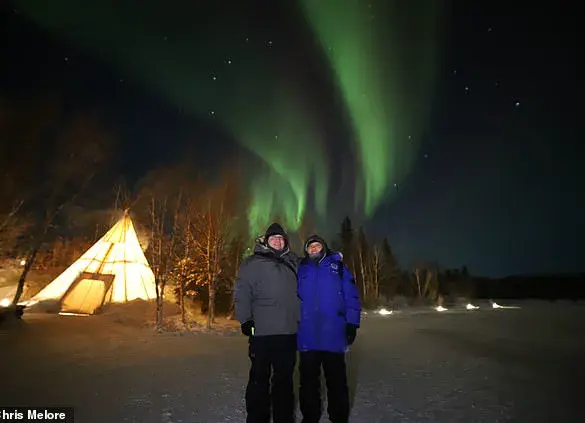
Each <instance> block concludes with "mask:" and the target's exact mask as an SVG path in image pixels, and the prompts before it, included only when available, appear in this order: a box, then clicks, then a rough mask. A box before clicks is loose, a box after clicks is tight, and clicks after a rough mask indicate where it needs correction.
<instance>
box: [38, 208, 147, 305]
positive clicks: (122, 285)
mask: <svg viewBox="0 0 585 423" xmlns="http://www.w3.org/2000/svg"><path fill="white" fill-rule="evenodd" d="M155 298H156V288H155V280H154V274H153V272H152V269H151V268H150V266H149V265H148V261H147V260H146V257H145V255H144V252H143V251H142V248H141V246H140V243H139V242H138V237H137V236H136V231H135V230H134V225H133V224H132V220H131V219H130V217H129V216H128V214H127V213H126V214H125V216H124V217H123V218H122V219H120V220H119V221H118V222H117V223H116V224H115V225H114V226H112V228H111V229H110V230H109V231H108V232H107V233H106V234H105V235H104V236H103V237H102V238H101V239H99V240H98V241H97V242H96V243H95V244H94V245H93V246H92V247H91V248H89V250H87V251H86V252H85V253H84V254H83V255H82V256H81V257H80V258H79V259H77V261H75V262H74V263H73V264H72V265H71V266H69V267H68V268H67V269H66V270H65V271H64V272H63V273H61V274H60V275H59V276H58V277H57V278H56V279H55V280H53V281H52V282H51V283H50V284H48V285H47V286H46V287H45V288H43V289H42V290H41V291H40V292H39V293H38V294H37V295H35V296H34V297H33V298H32V299H31V301H30V302H31V303H33V304H34V303H37V302H42V301H58V302H59V303H60V306H61V313H72V314H94V313H95V312H96V311H97V310H98V309H99V308H100V307H101V306H103V305H104V304H107V303H124V302H127V301H132V300H135V299H143V300H152V299H155Z"/></svg>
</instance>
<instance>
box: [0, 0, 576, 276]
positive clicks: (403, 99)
mask: <svg viewBox="0 0 585 423" xmlns="http://www.w3.org/2000/svg"><path fill="white" fill-rule="evenodd" d="M338 5H340V6H338ZM370 5H371V7H370ZM568 9H570V8H569V6H568V5H556V4H554V5H552V4H551V5H548V6H544V5H542V6H534V7H531V8H530V10H529V11H527V9H526V8H524V7H522V6H521V5H519V4H515V3H507V4H506V6H505V7H504V6H502V5H500V4H496V3H493V4H492V3H485V2H484V3H481V2H480V3H478V2H466V1H455V2H401V1H397V0H389V1H379V0H376V1H371V2H369V1H365V0H364V1H357V0H356V1H354V0H339V3H337V2H335V1H333V0H322V1H309V0H293V1H268V0H254V1H252V0H241V1H237V2H232V1H229V2H228V1H224V0H218V1H215V2H210V1H209V2H208V1H197V2H195V1H186V0H177V1H174V2H170V3H169V2H166V3H162V2H160V1H158V0H157V1H152V0H145V1H137V0H129V1H124V2H116V1H113V0H104V1H97V0H86V1H83V2H75V1H73V0H56V1H51V2H43V1H33V0H7V1H5V2H2V3H0V12H1V14H0V23H1V24H2V25H1V26H0V31H1V32H2V37H0V51H1V52H2V58H3V66H2V67H0V101H2V100H5V99H10V98H18V99H20V101H22V102H26V101H27V100H28V99H31V100H33V101H34V99H35V98H38V97H42V96H43V95H44V94H46V95H47V96H52V95H55V96H57V97H62V98H63V100H64V101H65V103H66V104H67V107H69V108H70V109H73V110H80V111H92V112H95V113H96V114H97V115H99V116H101V117H102V118H103V119H104V120H105V121H107V123H108V125H109V126H111V128H112V130H113V131H114V132H116V133H117V134H119V136H120V140H121V144H120V149H121V152H120V155H119V160H120V163H119V164H116V165H115V166H113V167H112V169H111V171H112V172H113V173H114V175H112V176H113V177H116V178H117V177H118V176H121V177H122V178H128V181H129V182H133V181H137V180H139V179H140V178H141V177H142V176H143V175H144V174H145V173H147V172H148V171H149V170H151V169H155V168H158V167H159V166H161V165H164V164H167V163H174V162H176V161H182V160H187V158H188V160H189V163H191V162H192V166H193V169H194V171H196V172H200V173H202V174H203V175H205V176H206V177H207V176H211V175H212V174H213V172H216V171H217V170H219V169H221V168H222V166H225V165H226V164H229V163H231V162H232V161H234V159H235V161H236V163H235V164H236V165H238V166H240V167H242V168H243V169H244V170H245V178H243V179H242V181H241V182H242V185H243V186H245V187H246V188H248V190H249V194H250V195H249V196H247V197H248V198H247V199H251V200H252V201H251V202H250V206H249V209H248V213H247V216H241V221H242V223H243V224H245V223H247V224H248V226H249V227H250V231H251V232H253V233H258V232H260V231H261V229H262V226H263V225H264V222H267V221H268V220H269V219H271V218H275V219H277V218H278V219H280V220H282V221H283V223H285V226H287V227H288V229H290V230H291V231H293V232H294V229H295V228H296V227H298V226H299V224H300V222H301V221H302V220H303V219H305V221H308V223H309V226H310V225H311V224H313V223H314V227H315V230H317V231H318V232H319V233H320V234H322V235H324V236H326V237H329V238H334V237H335V236H336V235H337V233H338V232H339V224H340V221H341V220H342V219H343V217H345V216H346V215H349V216H350V217H351V218H352V221H353V222H354V226H359V225H363V226H364V229H365V231H366V233H367V235H368V237H371V238H378V237H382V236H388V239H389V242H390V245H391V246H392V248H393V249H394V251H395V253H396V255H397V258H398V260H399V262H400V263H401V265H402V266H404V267H405V268H408V266H410V265H411V264H412V263H413V262H414V261H417V260H419V259H421V258H423V259H428V260H434V261H436V262H438V263H440V264H441V265H443V266H446V267H461V266H462V265H464V264H465V265H467V267H468V268H469V269H470V271H471V272H472V274H483V275H507V274H511V273H522V272H538V271H541V272H556V271H563V272H565V271H566V272H570V271H580V270H582V253H580V244H579V240H580V239H582V238H583V236H585V225H584V223H583V222H585V220H584V219H582V217H581V214H582V209H583V204H584V202H583V200H584V195H583V192H585V191H584V190H583V189H582V188H581V183H580V182H579V181H581V180H583V179H585V178H584V177H583V175H582V173H583V169H585V168H584V167H583V166H582V165H581V161H582V157H583V153H582V146H583V143H582V129H581V128H580V119H579V117H578V116H579V115H578V110H580V109H581V108H582V105H581V100H580V99H581V98H582V97H583V95H582V93H583V83H582V78H581V76H580V75H581V74H582V63H581V60H580V57H581V56H582V46H581V45H580V43H581V42H580V40H581V39H582V37H580V36H577V35H576V34H575V32H576V31H577V28H580V23H579V21H578V18H577V16H579V14H578V13H576V12H575V13H572V12H571V11H570V10H568ZM527 14H530V16H534V18H527ZM3 97H4V98H3ZM25 104H26V103H25ZM106 189H109V187H106ZM305 223H306V222H303V225H304V224H305ZM300 229H302V231H304V230H305V229H304V226H302V227H301V228H300Z"/></svg>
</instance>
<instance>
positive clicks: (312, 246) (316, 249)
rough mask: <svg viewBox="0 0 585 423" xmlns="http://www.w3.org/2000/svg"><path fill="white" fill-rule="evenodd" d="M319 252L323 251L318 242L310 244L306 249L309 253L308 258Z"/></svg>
mask: <svg viewBox="0 0 585 423" xmlns="http://www.w3.org/2000/svg"><path fill="white" fill-rule="evenodd" d="M321 251H323V246H322V245H321V243H320V242H311V243H310V244H309V247H308V248H307V252H308V253H309V255H310V256H313V255H315V254H319V253H320V252H321Z"/></svg>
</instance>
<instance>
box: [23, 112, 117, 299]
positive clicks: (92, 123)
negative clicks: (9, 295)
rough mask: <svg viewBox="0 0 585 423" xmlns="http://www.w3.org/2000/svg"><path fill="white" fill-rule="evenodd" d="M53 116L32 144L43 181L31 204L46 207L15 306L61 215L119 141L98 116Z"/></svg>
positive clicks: (42, 126)
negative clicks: (49, 234)
mask: <svg viewBox="0 0 585 423" xmlns="http://www.w3.org/2000/svg"><path fill="white" fill-rule="evenodd" d="M49 115H50V116H53V118H54V119H55V122H50V124H49V125H47V124H44V125H41V129H43V130H42V131H39V132H38V133H36V132H35V133H34V135H35V136H36V137H38V139H35V140H34V141H29V142H30V143H31V145H34V146H36V148H38V149H39V150H37V151H34V152H31V153H32V154H36V156H31V157H30V160H31V161H32V163H33V165H34V166H36V167H37V168H36V169H35V170H36V173H37V176H38V177H40V178H42V181H43V183H41V184H36V185H34V186H35V187H36V189H35V191H34V195H29V198H30V200H29V201H33V206H36V207H39V208H42V209H43V210H44V213H43V215H42V216H39V218H38V219H37V220H36V225H35V228H34V229H33V231H32V233H31V237H30V240H31V245H30V248H29V250H28V253H27V255H26V262H25V265H24V268H23V271H22V273H21V275H20V278H19V280H18V287H17V290H16V294H15V296H14V299H13V305H16V304H17V303H18V301H19V299H20V297H21V295H22V292H23V289H24V282H25V280H26V275H27V274H28V272H29V271H30V269H31V267H32V266H33V263H34V261H35V258H36V256H37V253H38V252H39V250H40V248H41V246H42V244H43V242H44V241H45V239H46V236H47V234H48V233H49V231H50V230H51V229H52V228H53V227H54V226H55V223H56V219H57V218H58V217H59V214H60V213H61V211H62V210H63V209H64V208H65V207H66V206H70V205H71V204H73V203H74V202H75V201H77V200H78V199H79V198H80V197H81V196H82V195H84V194H85V193H86V190H87V188H88V187H89V186H90V184H91V182H92V180H93V178H94V176H95V175H96V173H97V172H98V171H99V170H100V168H101V166H102V165H103V164H104V163H105V162H106V161H107V159H108V158H109V156H108V154H109V153H110V151H111V147H112V145H113V142H114V140H115V138H114V137H113V136H112V134H111V133H110V132H108V131H107V130H105V129H104V127H103V126H102V124H101V123H100V121H99V119H97V118H96V117H95V116H89V115H84V114H79V115H77V116H74V117H72V118H71V119H69V118H66V117H63V116H61V115H59V114H57V115H56V116H54V113H53V111H50V113H49ZM41 123H42V122H41ZM61 125H64V126H61ZM61 128H63V129H61ZM27 137H30V134H28V135H27ZM27 139H28V138H27ZM24 157H26V156H24ZM25 160H26V159H25ZM28 165H29V166H30V163H28Z"/></svg>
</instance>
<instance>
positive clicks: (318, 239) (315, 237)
mask: <svg viewBox="0 0 585 423" xmlns="http://www.w3.org/2000/svg"><path fill="white" fill-rule="evenodd" d="M313 242H318V243H319V244H321V245H322V246H323V251H324V252H325V253H327V252H328V251H329V247H328V246H327V243H326V242H325V240H324V239H323V238H321V237H320V236H319V235H311V236H310V237H308V238H307V240H306V241H305V247H304V251H305V253H307V250H308V248H309V245H311V244H312V243H313Z"/></svg>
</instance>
